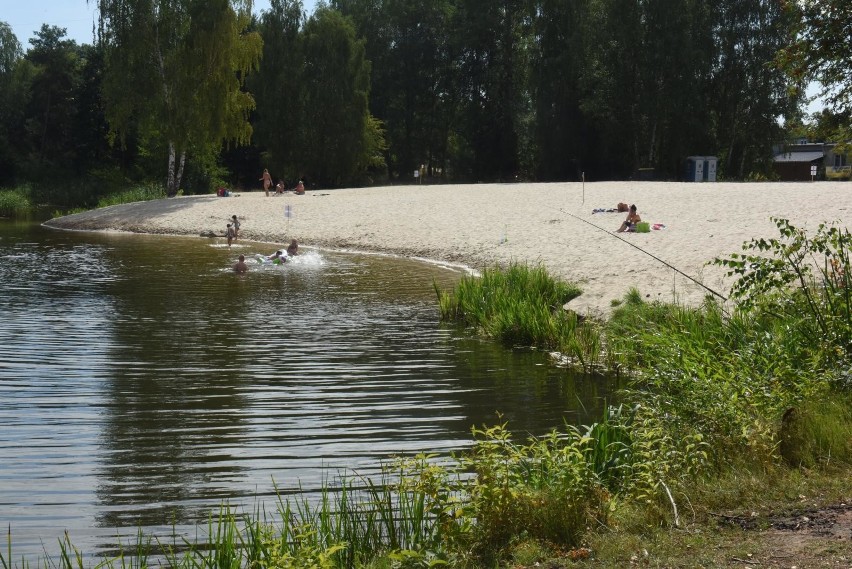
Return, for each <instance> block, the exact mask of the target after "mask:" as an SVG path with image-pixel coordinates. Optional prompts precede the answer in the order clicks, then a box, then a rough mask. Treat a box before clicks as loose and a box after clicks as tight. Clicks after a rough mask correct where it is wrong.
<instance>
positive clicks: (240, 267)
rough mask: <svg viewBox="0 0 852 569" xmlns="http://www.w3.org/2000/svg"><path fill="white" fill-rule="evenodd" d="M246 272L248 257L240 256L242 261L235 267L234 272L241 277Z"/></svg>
mask: <svg viewBox="0 0 852 569" xmlns="http://www.w3.org/2000/svg"><path fill="white" fill-rule="evenodd" d="M246 271H248V265H246V256H245V255H240V259H239V260H238V261H237V263H236V264H235V265H234V272H235V273H237V274H239V275H242V274H244V273H245V272H246Z"/></svg>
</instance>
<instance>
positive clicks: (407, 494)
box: [0, 220, 852, 569]
mask: <svg viewBox="0 0 852 569" xmlns="http://www.w3.org/2000/svg"><path fill="white" fill-rule="evenodd" d="M777 225H778V229H779V234H780V236H779V238H778V239H774V240H760V241H755V242H750V243H747V244H746V245H745V249H744V250H745V252H744V253H737V254H735V255H732V256H731V257H729V258H726V259H720V260H718V261H717V262H718V263H719V264H722V265H724V266H726V267H728V268H729V270H730V271H731V272H732V274H733V275H735V276H737V277H738V280H737V281H736V284H735V286H734V289H733V293H732V294H733V296H734V297H735V298H736V299H737V301H738V303H737V305H736V306H725V305H720V304H718V303H716V302H712V301H709V300H708V302H707V303H705V304H704V305H703V306H700V307H696V308H688V307H681V306H674V305H667V304H660V303H646V302H644V300H643V299H642V295H641V294H639V293H638V292H636V291H633V292H631V293H629V294H628V295H627V296H626V298H625V299H624V300H623V301H622V302H621V303H620V304H619V306H618V307H617V308H616V309H615V310H614V313H613V315H612V318H611V319H610V320H608V321H607V322H594V321H590V320H583V319H581V318H578V316H577V315H574V314H570V313H566V312H565V311H564V310H563V309H562V306H563V304H564V303H565V302H567V301H568V300H570V299H571V298H572V297H573V296H576V294H578V293H579V291H578V290H577V288H576V287H573V286H571V285H567V284H564V283H559V282H558V281H556V280H554V279H552V278H551V277H549V276H548V275H547V273H546V271H544V269H542V268H530V267H523V266H518V265H514V266H511V267H509V268H508V270H505V271H504V270H500V269H494V270H489V271H486V272H484V273H483V276H482V278H478V279H474V278H470V279H464V280H463V281H462V282H461V283H460V284H459V286H458V288H457V289H456V290H455V291H452V292H445V291H438V294H439V303H440V307H441V313H442V315H443V316H444V318H446V319H449V320H453V321H458V322H460V323H461V324H462V325H464V326H466V327H471V328H473V329H475V330H477V331H478V332H480V333H486V334H488V335H490V336H493V337H495V338H498V339H499V340H500V341H502V342H504V343H505V344H507V345H509V346H514V345H518V344H521V345H525V346H528V345H537V346H540V347H542V348H546V349H549V350H562V351H565V352H566V353H568V355H569V357H570V359H571V360H572V361H574V362H575V364H576V365H578V366H579V367H581V368H583V369H587V370H592V369H600V368H608V369H618V370H629V372H630V374H629V375H630V377H631V382H630V386H629V388H628V389H627V390H626V392H625V393H624V394H623V396H622V397H621V400H622V401H624V403H623V404H622V405H621V406H620V407H617V408H610V409H608V410H607V411H606V412H605V413H604V415H603V416H602V417H601V418H600V419H599V421H598V422H597V423H595V424H593V425H589V426H584V427H574V426H565V427H563V428H561V429H557V430H554V431H553V432H551V433H550V434H549V435H547V436H544V437H540V438H529V439H523V437H520V436H517V435H514V434H513V433H512V432H511V431H510V426H508V425H496V426H492V427H487V428H486V427H483V428H481V429H474V431H473V436H474V442H473V445H472V446H471V448H470V449H469V450H468V451H467V452H464V453H461V454H459V455H458V456H455V457H453V458H452V459H451V460H445V459H444V460H442V459H439V457H437V456H417V457H410V458H407V459H400V460H399V461H394V462H390V463H388V464H387V465H386V467H385V472H384V476H383V477H382V478H381V479H379V480H364V479H359V478H352V479H350V480H343V481H335V482H334V484H333V485H329V486H328V488H327V490H326V491H325V492H324V493H323V495H322V497H321V499H319V500H317V501H308V500H305V499H295V500H293V501H291V502H288V501H286V500H282V501H281V502H280V503H279V508H278V513H277V514H276V515H274V516H273V517H272V518H267V516H266V515H265V514H263V513H261V512H254V513H252V514H248V515H237V514H236V513H234V512H233V511H231V510H229V509H224V510H223V512H221V514H220V516H219V517H218V518H217V519H215V520H213V521H211V523H210V525H209V527H208V528H207V532H206V537H205V538H204V539H201V540H199V541H197V542H194V543H186V542H181V543H176V544H163V543H154V544H152V543H150V542H149V541H145V540H144V539H142V538H140V544H139V545H138V546H137V547H136V548H134V550H133V551H130V552H128V554H127V555H126V556H118V557H116V558H115V559H114V560H112V561H110V562H109V563H110V564H112V566H114V567H122V568H125V567H128V566H129V567H134V568H135V567H140V568H141V567H144V566H146V564H147V559H148V556H149V555H150V553H149V552H150V551H161V552H165V556H166V559H167V561H168V564H169V565H172V566H175V567H180V568H185V569H200V568H202V567H204V568H207V567H211V568H212V567H214V566H215V567H234V568H236V567H247V566H252V567H255V566H256V567H269V568H277V567H282V568H285V567H287V568H290V567H292V568H298V567H305V568H307V567H316V568H324V567H368V568H380V567H381V568H391V567H405V568H407V567H412V568H414V567H418V568H419V567H437V566H448V567H460V568H479V567H509V566H511V567H532V566H535V565H536V564H545V565H546V566H549V567H570V566H573V565H574V564H576V563H583V564H585V565H588V566H592V567H624V566H629V565H634V564H635V565H643V566H713V567H716V566H729V564H731V566H740V567H741V566H743V564H744V563H743V561H742V560H746V563H745V564H746V565H751V564H752V562H753V561H756V560H757V559H760V560H761V561H760V563H761V564H762V565H768V566H772V565H770V564H769V563H768V562H767V560H769V559H770V558H771V555H772V552H773V551H777V550H778V548H779V547H780V546H779V544H778V543H777V542H773V541H767V539H768V538H767V536H770V537H771V534H769V533H766V532H764V533H759V532H757V531H752V530H767V529H768V528H774V527H776V526H777V527H781V525H782V523H783V520H784V519H785V516H789V517H791V519H794V520H795V519H796V516H800V517H801V516H804V517H807V518H808V519H814V518H815V517H816V515H817V514H814V513H811V512H812V510H813V511H817V510H819V509H825V508H830V507H833V506H834V505H838V507H839V505H840V504H841V503H847V504H848V501H849V500H850V499H852V485H850V483H849V480H850V479H852V371H850V369H852V311H850V307H852V302H850V300H851V299H850V293H851V292H852V282H850V275H851V274H852V273H850V263H849V249H850V244H852V236H850V235H849V233H848V232H846V231H845V230H843V231H840V230H837V229H836V228H831V227H821V228H819V229H818V230H817V231H816V233H815V234H813V235H808V234H806V233H805V232H803V231H801V230H799V229H797V228H795V227H792V226H790V225H789V224H788V223H787V222H785V221H783V220H778V221H777ZM844 501H846V502H844ZM805 511H806V512H808V513H807V515H805V514H804V513H801V512H805ZM779 520H781V521H779ZM850 520H852V516H850ZM797 523H798V522H797ZM794 525H795V524H794ZM850 531H852V528H850ZM744 532H751V533H744ZM810 543H811V544H812V545H813V544H815V545H814V547H811V548H809V549H807V550H802V551H795V552H793V553H791V554H790V555H791V556H793V555H795V556H798V557H793V560H794V561H793V562H791V563H790V564H789V565H795V564H796V560H801V561H802V562H801V563H799V566H811V565H810V564H811V563H812V562H813V560H814V559H813V558H812V556H813V555H817V556H818V557H817V558H820V559H821V558H823V557H825V558H826V559H828V561H829V565H834V561H837V562H841V561H843V560H844V559H846V558H845V557H844V555H845V552H844V550H842V549H839V548H837V547H836V546H833V545H832V544H831V543H829V542H828V541H825V542H822V541H820V542H810ZM832 547H834V549H832ZM849 549H850V550H852V547H849ZM63 553H64V556H63V557H62V561H61V567H63V569H71V568H72V567H82V566H83V564H84V562H83V561H82V558H79V557H77V556H76V554H75V552H74V550H73V547H72V546H71V544H70V543H69V542H65V543H64V545H63ZM784 555H787V554H786V553H785V554H784ZM850 555H852V551H850ZM809 556H810V557H809ZM850 558H852V557H850ZM11 559H13V552H12V550H11V546H10V548H9V549H7V552H6V553H5V554H0V565H2V567H3V569H10V566H11V562H10V560H11ZM847 561H848V559H847Z"/></svg>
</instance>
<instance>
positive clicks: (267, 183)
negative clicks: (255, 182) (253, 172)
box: [260, 168, 272, 197]
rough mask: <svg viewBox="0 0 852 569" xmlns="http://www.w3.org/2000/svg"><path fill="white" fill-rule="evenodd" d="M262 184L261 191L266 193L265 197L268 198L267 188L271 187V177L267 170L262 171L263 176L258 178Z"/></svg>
mask: <svg viewBox="0 0 852 569" xmlns="http://www.w3.org/2000/svg"><path fill="white" fill-rule="evenodd" d="M260 181H261V182H263V191H264V192H266V197H269V188H271V187H272V176H270V175H269V170H267V169H266V168H264V169H263V176H261V177H260Z"/></svg>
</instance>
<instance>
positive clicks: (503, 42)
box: [452, 0, 533, 180]
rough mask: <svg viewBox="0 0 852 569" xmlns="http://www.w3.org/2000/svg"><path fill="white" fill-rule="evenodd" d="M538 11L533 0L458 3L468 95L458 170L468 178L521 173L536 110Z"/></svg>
mask: <svg viewBox="0 0 852 569" xmlns="http://www.w3.org/2000/svg"><path fill="white" fill-rule="evenodd" d="M532 10H533V4H532V2H530V1H528V0H500V1H499V2H487V3H482V2H479V1H477V0H458V8H457V10H456V13H455V18H454V20H455V24H454V26H453V30H452V33H453V37H452V42H453V43H452V46H453V47H452V49H453V50H454V52H455V53H456V54H457V58H458V59H457V61H458V63H457V65H458V66H459V71H460V73H459V80H460V83H461V85H462V89H463V91H462V100H461V101H460V109H459V111H460V112H459V119H460V120H459V127H458V142H457V143H456V144H455V145H454V146H455V148H456V149H457V150H456V154H455V156H454V166H455V168H454V170H455V171H456V172H458V173H460V174H462V175H464V176H465V177H467V178H470V179H475V180H487V179H491V180H493V179H501V180H513V179H515V176H516V175H517V174H519V173H520V166H521V160H520V149H521V148H522V147H525V141H524V138H525V137H527V136H528V135H529V132H528V131H527V129H526V128H525V127H526V126H527V125H528V124H529V122H528V119H529V115H530V112H531V109H530V105H529V100H530V97H529V86H528V78H529V58H530V45H529V38H530V28H531V24H532Z"/></svg>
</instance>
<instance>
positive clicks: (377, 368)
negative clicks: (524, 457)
mask: <svg viewBox="0 0 852 569" xmlns="http://www.w3.org/2000/svg"><path fill="white" fill-rule="evenodd" d="M274 248H275V246H274V245H263V244H243V243H240V244H239V246H238V247H234V248H232V249H230V250H229V249H228V248H227V247H226V246H225V245H224V244H223V243H221V242H217V241H215V240H207V239H201V238H172V237H156V236H141V235H124V234H95V233H74V232H64V231H56V230H50V229H46V228H42V227H41V226H40V225H38V224H36V223H30V222H11V221H8V220H6V221H3V220H0V283H2V288H0V308H1V309H2V312H0V314H2V324H0V527H2V528H4V530H5V529H6V528H9V527H11V534H12V554H13V558H17V560H20V559H21V556H27V557H35V556H39V555H43V553H44V548H46V549H47V551H48V552H49V553H50V554H51V555H52V554H54V553H55V552H56V551H57V550H58V548H57V546H56V543H57V539H59V538H61V537H62V535H63V532H64V531H66V530H67V531H68V532H69V535H70V538H71V541H72V542H73V543H74V545H76V546H77V547H79V548H80V549H81V550H83V552H84V553H86V554H94V553H98V552H101V551H106V550H108V549H111V548H114V547H115V545H116V543H117V540H118V536H122V537H121V541H122V542H123V543H125V544H126V543H127V542H128V541H131V542H132V538H128V536H133V535H135V533H136V531H137V529H138V528H140V527H141V528H142V529H143V530H145V531H146V532H148V533H150V534H152V535H170V534H171V533H172V530H173V528H174V529H176V530H177V531H178V532H184V533H186V534H187V535H189V536H192V535H194V531H193V529H192V528H194V527H195V524H196V523H198V522H202V523H204V522H205V520H206V519H207V516H208V514H209V513H210V512H211V511H212V512H215V511H217V510H218V507H219V506H220V505H221V504H223V503H225V502H228V503H230V504H232V505H234V504H236V505H245V506H246V509H247V510H249V511H250V510H251V509H252V508H253V507H254V506H256V505H257V504H258V503H265V500H272V499H273V497H274V488H273V483H274V484H275V485H277V486H278V488H279V489H282V490H283V491H285V492H286V491H295V490H296V489H298V488H299V487H301V488H302V489H303V490H304V491H306V492H311V491H315V490H316V489H317V488H319V487H320V486H321V484H322V480H323V478H328V476H329V473H332V474H334V473H337V472H339V471H341V470H347V471H351V470H352V469H355V470H357V471H358V472H359V473H362V474H369V473H373V472H376V470H377V469H378V467H379V465H380V464H381V462H382V460H385V459H387V458H388V457H390V456H392V455H400V454H406V455H410V454H415V453H417V452H421V451H425V452H438V453H443V454H449V453H450V452H452V451H456V450H460V449H463V448H464V447H465V446H467V445H469V444H470V442H471V436H470V429H471V426H473V425H477V426H482V425H485V424H488V425H493V424H495V423H497V422H499V421H501V420H505V421H508V423H509V427H510V429H511V430H513V431H515V432H518V433H533V434H543V433H545V432H547V431H549V430H550V429H552V428H554V427H559V426H561V425H562V424H563V421H568V422H571V423H577V422H585V421H587V420H591V419H590V417H592V418H593V417H597V416H599V410H600V408H601V407H602V405H603V402H604V400H605V398H606V397H607V396H608V394H609V387H608V386H607V385H606V383H605V382H603V381H602V380H601V379H600V378H583V377H575V376H571V375H569V374H567V373H566V372H565V371H564V370H560V369H557V368H554V367H553V366H552V365H550V364H549V362H548V359H547V357H546V355H545V354H541V353H537V352H531V351H526V352H518V351H514V352H513V351H509V350H506V349H504V348H502V347H499V346H497V345H495V344H493V343H491V342H488V341H483V340H480V339H476V338H473V337H471V336H470V335H469V334H466V333H464V332H463V331H461V330H458V329H457V328H455V327H452V326H445V325H442V324H441V323H440V322H439V319H438V311H437V305H436V304H437V303H436V299H435V293H434V290H433V282H437V283H438V284H439V285H440V286H442V287H444V288H449V287H452V286H453V284H454V283H455V282H457V281H458V279H459V278H460V277H461V276H462V274H463V273H462V272H461V271H460V270H458V269H454V268H451V267H441V266H436V265H431V264H426V263H420V262H415V261H410V260H404V259H396V258H389V257H381V256H373V255H358V254H343V253H333V252H328V251H312V250H305V251H304V254H303V255H301V256H299V257H298V258H297V259H295V262H293V263H288V264H287V265H284V266H266V265H263V266H262V265H259V264H256V263H254V262H252V264H251V265H250V267H251V270H250V271H249V273H248V274H246V275H236V274H234V273H233V272H232V271H231V266H232V265H233V263H234V262H235V260H236V256H237V255H238V254H239V253H244V254H246V255H247V256H249V257H251V256H253V255H254V254H256V253H263V254H268V253H271V252H272V251H273V250H274ZM250 262H251V259H250ZM498 412H499V413H501V414H502V416H503V418H502V419H498V416H497V413H498ZM3 551H4V554H5V547H4V550H3Z"/></svg>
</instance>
